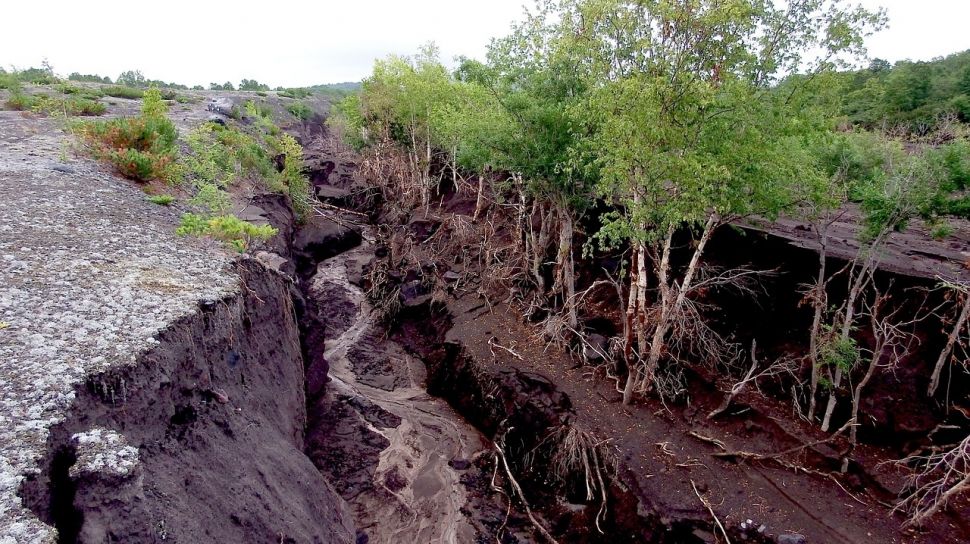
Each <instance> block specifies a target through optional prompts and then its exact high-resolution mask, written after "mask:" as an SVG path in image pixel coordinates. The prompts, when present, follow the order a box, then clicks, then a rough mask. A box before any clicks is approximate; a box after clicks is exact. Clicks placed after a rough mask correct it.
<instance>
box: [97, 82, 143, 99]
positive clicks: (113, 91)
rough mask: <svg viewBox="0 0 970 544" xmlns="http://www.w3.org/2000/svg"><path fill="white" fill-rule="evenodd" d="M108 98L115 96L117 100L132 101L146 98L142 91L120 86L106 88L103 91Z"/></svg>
mask: <svg viewBox="0 0 970 544" xmlns="http://www.w3.org/2000/svg"><path fill="white" fill-rule="evenodd" d="M101 90H102V92H104V94H105V95H106V96H113V97H115V98H128V99H130V100H137V99H139V98H141V97H142V96H144V94H145V91H143V90H141V89H136V88H134V87H122V86H118V85H112V86H111V87H105V88H103V89H101Z"/></svg>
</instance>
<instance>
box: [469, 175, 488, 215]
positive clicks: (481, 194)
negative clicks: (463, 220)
mask: <svg viewBox="0 0 970 544" xmlns="http://www.w3.org/2000/svg"><path fill="white" fill-rule="evenodd" d="M484 171H485V169H484V168H482V172H484ZM483 202H485V176H484V175H481V174H479V176H478V197H477V198H476V199H475V214H474V215H472V221H473V222H474V221H478V216H479V214H481V213H482V203H483Z"/></svg>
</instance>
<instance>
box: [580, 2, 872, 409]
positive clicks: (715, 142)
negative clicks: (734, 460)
mask: <svg viewBox="0 0 970 544" xmlns="http://www.w3.org/2000/svg"><path fill="white" fill-rule="evenodd" d="M563 8H564V15H563V24H564V30H563V31H562V35H563V36H569V37H570V38H569V41H570V43H569V45H568V47H569V48H571V49H572V50H574V51H575V58H576V59H577V63H578V64H579V65H580V66H581V67H582V68H583V69H584V70H585V71H586V73H587V74H588V77H589V78H590V79H591V81H592V83H591V84H590V88H592V89H593V92H591V93H590V95H589V98H588V100H587V101H586V102H585V103H584V104H583V105H582V106H581V107H582V108H584V110H585V112H586V115H585V118H586V123H587V125H588V129H587V131H588V132H589V133H590V134H591V135H592V136H591V137H590V139H589V145H590V148H591V150H592V153H593V155H594V156H595V157H596V158H597V159H596V160H597V164H598V167H599V170H600V173H601V179H600V182H599V183H598V186H597V188H598V191H599V193H600V194H601V195H602V196H604V197H605V198H608V199H609V200H611V201H612V202H614V203H616V205H617V209H618V211H617V212H616V213H614V214H612V215H611V216H609V217H608V218H607V221H606V223H605V224H604V226H603V228H602V230H601V231H600V233H599V238H600V240H601V241H602V242H603V243H604V244H607V245H610V244H616V243H619V242H621V241H629V242H630V243H632V245H633V246H634V258H633V264H632V265H631V272H632V273H631V275H630V298H629V302H628V305H627V316H628V326H627V331H628V333H627V342H626V349H625V353H626V354H627V360H628V367H629V368H630V372H629V376H628V380H627V384H626V387H625V391H624V402H626V403H629V402H631V401H632V398H633V395H634V393H635V392H636V391H651V390H656V389H657V386H658V369H659V365H660V363H661V361H662V360H669V361H676V360H677V358H678V353H677V349H676V347H675V346H679V345H684V342H683V341H682V340H689V337H690V336H691V335H697V334H698V333H699V332H702V331H699V330H698V328H697V327H698V324H699V323H700V319H699V315H698V314H697V312H696V308H695V307H694V306H693V305H692V304H691V295H692V293H694V292H695V291H696V290H698V289H701V288H711V287H714V286H716V284H717V283H718V280H717V279H714V278H707V279H701V278H702V276H701V275H700V268H701V265H702V258H703V255H704V251H705V249H706V247H707V243H708V242H709V241H710V238H711V235H712V234H713V232H714V231H715V230H716V229H717V228H719V227H720V226H722V225H724V224H726V223H728V222H730V221H731V220H733V219H736V218H738V217H741V216H746V215H751V214H761V215H767V216H771V215H773V214H776V213H778V212H779V211H781V210H782V209H784V207H785V205H786V204H789V203H791V202H792V201H793V200H794V198H793V197H794V191H795V189H794V188H793V187H794V186H795V183H796V182H802V181H804V180H811V179H813V178H814V177H816V176H817V173H816V172H814V170H813V168H812V166H813V163H812V160H811V156H810V154H809V153H807V152H806V151H805V150H806V143H807V142H808V141H809V140H810V139H811V137H812V136H813V134H815V133H817V132H819V131H823V130H825V129H826V128H827V126H826V125H825V124H824V123H823V122H821V120H820V119H818V118H816V113H817V111H816V109H815V108H813V107H808V106H809V104H808V103H807V102H806V100H804V95H805V89H807V88H808V87H810V86H812V85H813V84H815V83H817V82H818V81H819V80H820V79H824V76H825V75H826V74H827V73H829V72H831V70H832V68H833V66H834V63H835V62H836V61H838V60H839V59H840V58H841V57H842V56H846V55H857V54H859V53H861V52H862V36H863V34H864V31H865V29H866V28H871V27H873V26H874V25H878V24H879V23H880V22H881V17H880V16H879V15H878V14H873V13H870V12H867V11H865V10H862V9H861V8H860V9H855V10H845V9H841V6H840V3H839V2H827V1H811V2H800V3H794V4H792V5H789V6H787V9H783V8H775V7H774V5H773V4H772V3H766V2H757V1H744V0H737V1H730V2H682V1H675V0H652V1H649V2H628V1H621V0H585V1H582V0H580V1H575V2H566V3H564V4H563ZM816 55H817V56H816ZM806 67H807V74H805V75H802V76H799V77H788V78H787V79H784V78H786V76H795V75H796V74H797V73H798V72H799V71H801V70H805V69H806ZM779 83H781V84H779ZM684 228H688V229H690V230H692V231H694V232H695V234H696V238H695V240H694V243H693V244H692V245H691V247H692V249H691V250H690V256H689V259H688V264H687V266H686V268H685V269H684V270H683V272H682V273H681V274H677V273H676V272H677V271H676V270H675V269H674V267H673V266H672V265H671V255H672V252H673V246H674V236H675V234H676V233H677V232H678V231H679V230H681V229H684ZM650 257H652V258H650ZM648 262H651V263H652V265H653V275H654V276H655V277H656V278H657V281H658V285H657V288H656V291H657V297H656V301H655V302H654V303H652V304H651V303H650V302H649V301H648V298H647V292H646V287H647V277H648V275H647V263H648ZM725 281H727V278H725ZM634 336H635V337H636V340H637V341H636V348H637V349H636V350H635V351H634V346H633V337H634ZM672 339H676V340H677V341H675V342H672V343H671V340H672Z"/></svg>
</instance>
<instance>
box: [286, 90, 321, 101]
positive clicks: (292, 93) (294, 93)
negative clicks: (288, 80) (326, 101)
mask: <svg viewBox="0 0 970 544" xmlns="http://www.w3.org/2000/svg"><path fill="white" fill-rule="evenodd" d="M312 94H313V92H312V91H311V90H310V89H301V88H291V89H282V90H280V91H279V95H280V96H282V97H283V98H297V99H301V100H302V99H304V98H309V97H310V96H311V95H312Z"/></svg>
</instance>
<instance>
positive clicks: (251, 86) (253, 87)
mask: <svg viewBox="0 0 970 544" xmlns="http://www.w3.org/2000/svg"><path fill="white" fill-rule="evenodd" d="M239 90H240V91H268V90H269V85H265V84H263V83H260V82H258V81H256V80H255V79H243V80H242V81H240V82H239Z"/></svg>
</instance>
